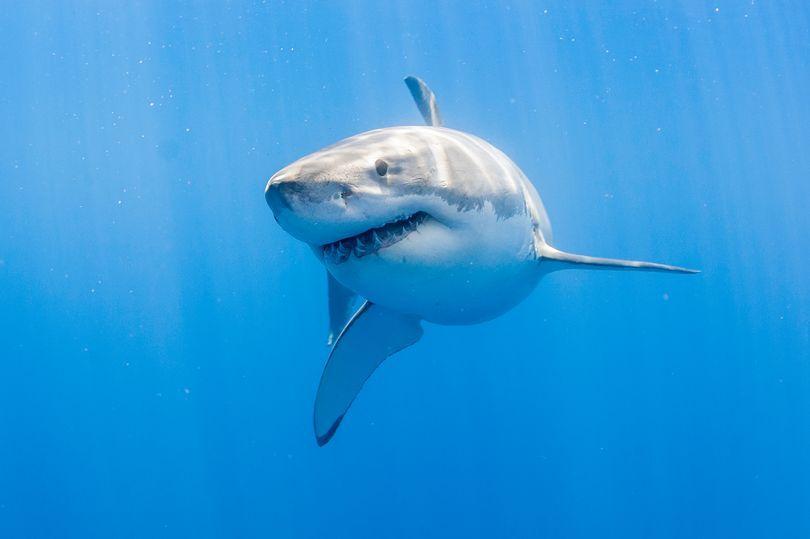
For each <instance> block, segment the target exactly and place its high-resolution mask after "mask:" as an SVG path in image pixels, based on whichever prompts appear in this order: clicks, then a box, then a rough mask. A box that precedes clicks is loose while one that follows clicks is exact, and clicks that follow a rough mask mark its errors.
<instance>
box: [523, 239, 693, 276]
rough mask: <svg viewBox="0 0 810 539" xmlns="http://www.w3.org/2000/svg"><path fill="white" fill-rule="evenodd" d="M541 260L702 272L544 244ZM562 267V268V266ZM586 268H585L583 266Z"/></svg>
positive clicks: (597, 266)
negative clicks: (570, 250) (565, 250)
mask: <svg viewBox="0 0 810 539" xmlns="http://www.w3.org/2000/svg"><path fill="white" fill-rule="evenodd" d="M538 251H539V253H538V254H539V255H540V260H553V261H555V262H560V263H562V264H564V265H566V266H567V265H569V264H575V265H585V266H592V267H593V269H630V270H642V271H670V272H674V273H700V272H699V271H698V270H693V269H688V268H681V267H678V266H668V265H666V264H657V263H655V262H642V261H640V260H619V259H616V258H598V257H595V256H584V255H575V254H571V253H566V252H564V251H560V250H558V249H555V248H554V247H552V246H550V245H548V244H543V245H542V247H540V248H539V249H538ZM560 269H562V268H560ZM583 269H585V268H583Z"/></svg>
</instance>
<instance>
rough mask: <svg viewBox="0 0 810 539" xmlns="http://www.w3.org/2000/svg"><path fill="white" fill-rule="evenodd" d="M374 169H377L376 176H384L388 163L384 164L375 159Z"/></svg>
mask: <svg viewBox="0 0 810 539" xmlns="http://www.w3.org/2000/svg"><path fill="white" fill-rule="evenodd" d="M374 168H376V169H377V174H379V175H380V176H385V175H386V174H387V173H388V163H386V162H385V161H383V160H382V159H377V160H376V161H375V162H374Z"/></svg>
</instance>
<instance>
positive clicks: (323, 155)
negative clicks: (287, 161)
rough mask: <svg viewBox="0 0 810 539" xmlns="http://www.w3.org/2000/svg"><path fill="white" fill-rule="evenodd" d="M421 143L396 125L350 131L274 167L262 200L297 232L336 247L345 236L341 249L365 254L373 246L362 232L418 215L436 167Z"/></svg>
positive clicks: (318, 243) (285, 225)
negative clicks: (342, 137) (334, 141)
mask: <svg viewBox="0 0 810 539" xmlns="http://www.w3.org/2000/svg"><path fill="white" fill-rule="evenodd" d="M420 142H421V141H420V140H419V139H418V138H417V137H413V136H410V137H409V136H408V135H407V132H406V131H404V130H401V129H380V130H376V131H370V132H368V133H363V134H360V135H357V136H354V137H351V138H349V139H346V140H343V141H341V142H338V143H337V144H334V145H332V146H329V147H327V148H324V149H323V150H320V151H318V152H315V153H313V154H311V155H308V156H306V157H303V158H302V159H299V160H298V161H295V162H294V163H292V164H291V165H289V166H287V167H285V168H283V169H282V170H280V171H278V172H277V173H276V174H274V175H273V177H272V178H270V181H269V182H268V183H267V189H266V190H265V198H266V199H267V202H268V204H269V205H270V208H271V209H272V210H273V214H274V216H275V218H276V221H278V223H279V224H280V225H281V226H282V228H284V230H286V231H287V232H288V233H290V234H291V235H293V236H294V237H295V238H297V239H299V240H301V241H304V242H306V243H308V244H310V245H312V246H314V247H328V246H330V245H331V244H336V248H337V247H339V246H340V245H338V244H339V243H340V241H341V240H347V241H345V242H344V243H343V246H342V248H341V253H342V252H344V250H345V249H348V248H349V247H351V249H353V250H355V251H356V253H357V254H358V255H361V256H362V255H364V254H370V253H371V252H372V251H373V250H377V247H379V246H372V245H370V244H368V241H367V240H369V239H371V238H368V237H364V235H363V234H364V233H365V232H371V231H376V232H378V237H379V236H380V234H383V235H384V234H385V232H387V231H388V230H386V225H390V224H392V223H398V222H401V221H402V222H408V221H409V220H418V219H419V218H420V217H421V215H417V214H419V212H420V211H424V209H425V208H422V207H420V205H419V204H418V201H417V199H418V198H419V196H420V194H422V193H423V192H424V191H425V188H426V187H428V186H429V185H430V183H431V180H432V179H433V177H434V176H435V167H434V166H433V163H432V159H431V158H430V152H428V151H427V148H426V147H425V146H424V145H423V144H420ZM378 229H380V230H378ZM380 239H382V238H381V237H380ZM349 240H351V241H349ZM383 243H386V242H385V241H383ZM364 248H366V251H364V250H363V249H364ZM326 251H327V252H326V254H329V253H328V252H329V251H330V250H329V249H326Z"/></svg>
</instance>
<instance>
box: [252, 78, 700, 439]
mask: <svg viewBox="0 0 810 539" xmlns="http://www.w3.org/2000/svg"><path fill="white" fill-rule="evenodd" d="M405 82H406V84H407V86H408V88H409V89H410V91H411V94H412V96H413V98H414V100H415V101H416V104H417V106H418V108H419V111H420V112H421V113H422V116H423V117H424V120H425V123H426V126H413V127H394V128H386V129H379V130H375V131H370V132H367V133H362V134H359V135H356V136H354V137H350V138H349V139H346V140H344V141H341V142H339V143H337V144H335V145H333V146H331V147H329V148H325V149H323V150H321V151H319V152H316V153H315V154H312V155H310V156H307V157H305V158H302V159H301V160H299V161H297V162H296V163H293V164H292V165H290V166H289V167H286V168H285V169H283V170H282V171H279V173H277V174H276V175H274V176H273V178H271V180H270V182H268V186H267V191H266V193H265V195H266V198H267V201H268V203H269V204H270V206H271V208H272V209H273V212H274V214H275V216H276V219H277V220H278V221H279V223H280V224H282V226H283V227H284V228H285V230H287V231H288V232H290V233H291V234H293V235H294V236H296V237H298V238H299V239H301V240H302V241H306V242H308V243H310V245H312V246H313V251H314V252H315V254H316V256H318V257H319V258H320V259H321V261H322V262H323V263H324V265H325V266H326V268H327V270H328V273H327V275H328V291H329V318H330V333H329V339H328V343H329V344H330V345H332V350H331V352H330V355H329V359H328V360H327V363H326V366H325V368H324V372H323V375H322V376H321V381H320V385H319V387H318V392H317V396H316V399H315V410H314V427H315V436H316V439H317V441H318V444H319V445H324V444H325V443H327V442H328V441H329V440H330V439H331V438H332V436H333V435H334V433H335V431H336V429H337V428H338V426H339V425H340V422H341V421H342V419H343V416H344V415H345V413H346V412H347V411H348V409H349V407H350V406H351V403H352V402H353V400H354V399H355V397H356V396H357V394H358V393H359V391H360V389H361V388H362V387H363V385H364V383H365V381H366V380H367V379H368V377H369V376H371V374H372V373H373V372H374V370H375V369H376V368H377V367H378V366H379V365H380V364H381V363H382V362H383V361H384V360H385V359H386V358H387V357H390V356H391V355H393V354H394V353H396V352H398V351H400V350H402V349H403V348H406V347H408V346H410V345H412V344H414V343H415V342H417V341H418V340H419V339H420V337H421V336H422V327H421V320H423V319H424V320H428V321H431V322H435V323H441V324H468V323H477V322H480V321H483V320H487V319H490V318H494V317H495V316H498V315H500V314H501V313H503V312H505V311H506V310H508V309H510V308H511V307H512V306H514V305H515V304H517V303H518V302H519V301H521V300H522V299H523V298H525V296H526V295H528V293H530V292H531V290H532V289H533V288H534V286H535V284H536V282H537V281H538V280H539V279H540V277H541V276H542V275H545V274H547V273H549V272H551V271H557V270H561V269H571V268H576V267H581V268H594V269H600V268H601V269H636V270H647V271H665V272H678V273H694V271H693V270H688V269H685V268H680V267H675V266H668V265H664V264H657V263H652V262H643V261H632V260H619V259H608V258H597V257H590V256H583V255H576V254H571V253H566V252H563V251H560V250H558V249H555V248H554V247H552V246H551V241H552V234H551V225H550V223H549V219H548V216H547V214H546V210H545V208H544V207H543V204H542V201H541V199H540V196H539V194H538V193H537V190H536V189H535V188H534V186H533V185H532V183H531V182H530V181H529V180H528V179H527V177H526V176H525V175H524V174H523V172H522V171H521V170H520V168H519V167H518V166H517V165H515V163H514V162H512V160H511V159H509V158H508V157H507V156H506V155H505V154H503V152H501V151H500V150H498V149H497V148H495V147H494V146H492V145H491V144H489V143H487V142H486V141H484V140H482V139H480V138H478V137H475V136H473V135H469V134H467V133H463V132H460V131H456V130H452V129H446V128H444V127H442V122H441V119H440V116H439V111H438V107H437V104H436V98H435V96H434V94H433V92H432V91H431V90H430V89H429V88H428V87H427V85H425V83H424V82H422V81H421V80H420V79H418V78H416V77H408V78H406V79H405ZM375 156H383V157H385V159H376V160H374V157H375ZM386 156H388V157H386ZM389 162H390V163H389ZM392 211H393V212H394V215H391V212H392ZM326 223H329V224H330V226H329V227H327V226H325V224H326ZM359 297H363V298H366V300H365V301H364V302H363V303H362V305H361V306H360V307H359V309H356V310H355V308H354V307H355V305H356V301H357V300H358V298H359Z"/></svg>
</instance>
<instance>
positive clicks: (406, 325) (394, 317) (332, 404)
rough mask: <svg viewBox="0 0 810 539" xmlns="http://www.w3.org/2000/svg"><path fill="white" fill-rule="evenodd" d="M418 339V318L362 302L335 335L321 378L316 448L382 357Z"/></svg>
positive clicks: (328, 436) (323, 442)
mask: <svg viewBox="0 0 810 539" xmlns="http://www.w3.org/2000/svg"><path fill="white" fill-rule="evenodd" d="M421 336H422V326H421V325H420V323H419V319H418V318H416V317H413V316H408V315H403V314H400V313H397V312H394V311H390V310H388V309H385V308H384V307H380V306H379V305H374V304H373V303H371V302H370V301H366V302H365V303H363V305H362V306H361V307H360V309H359V310H358V311H357V312H356V313H355V315H354V316H353V317H352V319H351V320H349V323H348V324H346V327H345V328H344V329H343V331H342V332H341V333H340V335H339V336H338V338H337V341H336V342H335V346H334V347H333V348H332V352H331V353H330V354H329V359H328V360H327V362H326V367H324V370H323V375H321V383H320V385H319V386H318V394H317V396H316V397H315V415H314V423H315V438H316V439H317V441H318V445H321V446H322V445H324V444H326V442H328V441H329V440H330V439H331V438H332V436H333V435H334V434H335V431H336V430H337V428H338V426H339V425H340V422H341V420H342V419H343V416H344V415H345V414H346V411H347V410H348V409H349V406H351V404H352V401H354V398H355V397H356V396H357V394H358V393H359V392H360V389H362V387H363V384H364V383H365V381H366V380H367V379H368V377H369V376H371V373H373V372H374V370H375V369H376V368H377V367H378V366H379V365H380V364H381V363H382V362H383V361H385V358H387V357H388V356H391V355H393V354H395V353H396V352H399V351H400V350H402V349H403V348H407V347H408V346H410V345H412V344H414V343H415V342H416V341H418V340H419V338H420V337H421Z"/></svg>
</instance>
